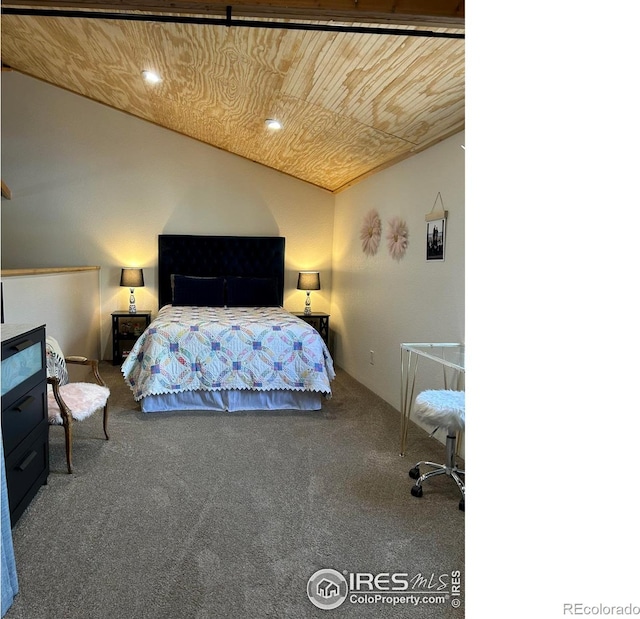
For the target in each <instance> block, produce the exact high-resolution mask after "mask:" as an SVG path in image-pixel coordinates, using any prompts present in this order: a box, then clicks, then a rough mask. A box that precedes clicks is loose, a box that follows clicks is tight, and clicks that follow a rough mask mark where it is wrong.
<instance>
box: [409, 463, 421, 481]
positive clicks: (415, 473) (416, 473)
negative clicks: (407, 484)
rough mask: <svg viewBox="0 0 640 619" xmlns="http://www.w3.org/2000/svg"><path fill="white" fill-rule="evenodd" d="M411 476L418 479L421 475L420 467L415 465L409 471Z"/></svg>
mask: <svg viewBox="0 0 640 619" xmlns="http://www.w3.org/2000/svg"><path fill="white" fill-rule="evenodd" d="M409 477H411V479H418V478H419V477H420V467H418V466H414V467H413V468H412V469H411V470H410V471H409Z"/></svg>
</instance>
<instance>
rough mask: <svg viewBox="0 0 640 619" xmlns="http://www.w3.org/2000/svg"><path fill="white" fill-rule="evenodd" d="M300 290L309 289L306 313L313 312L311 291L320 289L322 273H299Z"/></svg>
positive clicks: (305, 307)
mask: <svg viewBox="0 0 640 619" xmlns="http://www.w3.org/2000/svg"><path fill="white" fill-rule="evenodd" d="M298 290H306V291H307V300H306V301H305V302H304V314H305V316H308V315H309V314H311V291H312V290H320V273H318V271H300V273H298Z"/></svg>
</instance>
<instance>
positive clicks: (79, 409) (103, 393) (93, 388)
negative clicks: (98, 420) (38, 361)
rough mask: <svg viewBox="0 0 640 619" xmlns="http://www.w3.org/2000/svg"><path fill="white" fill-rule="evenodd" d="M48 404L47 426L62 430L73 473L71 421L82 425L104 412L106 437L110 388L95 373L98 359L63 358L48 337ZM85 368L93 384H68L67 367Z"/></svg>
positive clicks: (57, 345)
mask: <svg viewBox="0 0 640 619" xmlns="http://www.w3.org/2000/svg"><path fill="white" fill-rule="evenodd" d="M46 348H47V383H49V385H50V387H49V389H48V390H47V404H48V407H49V424H51V425H61V426H64V437H65V443H66V452H67V469H68V471H69V473H72V472H73V470H72V466H71V449H72V440H73V432H72V423H73V421H74V420H76V421H82V420H83V419H86V418H87V417H90V416H91V415H93V413H95V412H96V411H98V410H100V409H102V410H103V421H102V427H103V430H104V435H105V437H106V439H107V440H109V434H107V417H108V400H109V395H110V392H109V388H108V387H107V386H106V384H105V382H104V380H102V377H101V376H100V373H99V372H98V361H97V359H88V358H87V357H79V356H70V357H65V356H64V355H63V353H62V350H61V349H60V345H59V344H58V342H57V341H56V340H55V339H54V338H53V337H51V336H47V345H46ZM68 363H72V364H78V365H88V366H90V367H91V369H92V371H93V375H94V377H95V379H96V382H97V384H95V383H84V382H73V383H72V382H69V373H68V370H67V364H68Z"/></svg>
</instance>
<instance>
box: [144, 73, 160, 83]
mask: <svg viewBox="0 0 640 619" xmlns="http://www.w3.org/2000/svg"><path fill="white" fill-rule="evenodd" d="M142 77H143V78H144V81H145V82H149V83H150V84H157V83H158V82H161V81H162V78H161V77H160V76H159V75H158V74H157V73H154V72H153V71H147V70H144V71H143V72H142Z"/></svg>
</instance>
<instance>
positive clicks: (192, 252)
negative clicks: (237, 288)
mask: <svg viewBox="0 0 640 619" xmlns="http://www.w3.org/2000/svg"><path fill="white" fill-rule="evenodd" d="M172 274H177V275H196V276H199V277H224V276H229V277H272V278H274V279H275V280H276V283H277V288H278V294H279V296H280V305H282V303H283V300H284V237H279V236H195V235H188V234H160V235H158V304H159V307H163V306H164V305H167V303H171V275H172Z"/></svg>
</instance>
